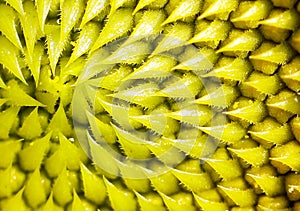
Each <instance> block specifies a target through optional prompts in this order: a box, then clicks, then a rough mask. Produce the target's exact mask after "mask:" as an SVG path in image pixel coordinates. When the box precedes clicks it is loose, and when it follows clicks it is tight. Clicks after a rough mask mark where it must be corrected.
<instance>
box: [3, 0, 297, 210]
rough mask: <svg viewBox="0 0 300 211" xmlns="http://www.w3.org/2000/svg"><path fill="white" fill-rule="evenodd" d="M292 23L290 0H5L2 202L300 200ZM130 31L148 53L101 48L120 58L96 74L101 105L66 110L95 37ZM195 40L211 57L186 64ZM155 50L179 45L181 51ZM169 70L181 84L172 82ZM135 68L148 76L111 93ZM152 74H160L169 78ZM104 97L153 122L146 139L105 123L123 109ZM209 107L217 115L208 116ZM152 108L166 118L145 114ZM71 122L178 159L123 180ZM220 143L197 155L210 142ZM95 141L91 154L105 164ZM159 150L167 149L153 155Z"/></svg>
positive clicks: (154, 204)
mask: <svg viewBox="0 0 300 211" xmlns="http://www.w3.org/2000/svg"><path fill="white" fill-rule="evenodd" d="M299 24H300V2H299V1H297V0H140V1H138V0H35V1H31V0H24V1H23V0H5V1H4V0H0V63H1V66H0V109H1V112H0V210H3V211H25V210H39V211H51V210H53V211H56V210H58V211H60V210H70V211H71V210H72V211H92V210H101V211H107V210H116V211H134V210H142V211H150V210H171V211H181V210H205V211H219V210H220V211H223V210H235V211H252V210H259V211H270V210H274V211H289V210H295V211H297V210H300V202H299V200H300V117H299V115H300V96H299V93H300V55H299V53H300V28H299ZM159 34H164V35H167V36H166V37H165V38H164V39H161V40H158V41H157V46H156V48H155V49H151V46H149V45H148V43H147V42H145V41H141V40H138V39H144V40H152V41H153V40H154V39H155V36H158V35H159ZM124 37H129V38H128V39H127V41H126V42H128V43H129V44H130V45H134V46H135V47H136V48H138V49H139V51H141V52H140V53H146V54H151V56H149V57H146V58H134V59H133V58H131V57H130V56H128V55H127V56H128V57H126V55H124V57H120V58H118V57H117V56H118V55H120V54H117V53H115V54H112V55H111V56H110V57H108V60H107V61H108V62H114V61H115V60H116V61H117V62H118V63H119V64H118V65H115V66H113V67H112V68H110V67H107V68H108V71H107V72H106V73H105V74H103V75H102V79H101V81H100V83H99V84H97V86H98V88H99V92H98V93H97V95H96V98H95V105H96V106H95V113H93V114H91V113H87V114H86V116H85V115H83V116H80V115H77V116H76V117H77V118H78V119H75V120H74V119H73V118H72V106H73V105H72V103H71V102H72V94H73V91H74V87H76V84H77V82H78V80H79V79H82V78H83V76H82V70H83V69H84V68H85V67H86V66H87V65H89V63H91V62H92V61H91V60H92V58H93V55H94V54H95V53H97V52H98V50H99V49H100V48H101V47H103V46H106V45H108V44H109V43H111V42H113V41H115V40H118V39H120V38H124ZM170 37H173V38H174V39H173V41H174V40H176V41H179V42H176V43H174V42H172V39H171V41H170V40H169V38H170ZM186 44H189V45H190V46H188V45H187V47H186V48H180V49H184V51H183V52H181V51H180V49H179V50H178V48H177V49H176V47H182V46H184V45H186ZM191 46H193V49H197V51H199V52H201V54H202V55H203V56H204V57H205V58H206V60H207V61H209V63H210V64H212V67H209V64H208V63H201V62H200V63H197V64H191V63H190V62H189V61H188V60H189V59H190V58H191V57H192V56H193V49H191V48H189V47H191ZM117 50H118V49H116V51H117ZM162 52H170V53H171V54H176V55H179V54H180V55H181V62H178V61H176V60H174V59H172V58H171V57H165V56H161V55H160V53H162ZM127 53H128V52H127ZM197 65H198V66H197ZM201 68H204V69H203V70H205V71H204V72H203V71H202V74H201V76H200V78H199V77H198V75H195V74H194V71H195V69H197V70H199V69H201ZM157 69H160V71H157ZM169 73H171V74H174V75H176V77H178V78H180V79H181V80H180V82H181V84H180V83H179V82H178V81H172V80H170V81H168V79H167V77H166V76H167V75H168V74H169ZM141 79H143V80H144V82H145V81H146V82H147V83H141V84H138V85H137V86H134V87H131V88H130V89H127V90H123V91H120V92H118V87H119V86H120V85H121V84H122V83H123V82H124V81H125V80H141ZM155 80H158V81H162V80H166V86H165V87H164V89H162V90H160V87H157V85H156V83H154V81H155ZM206 81H209V82H214V81H220V82H221V85H220V86H217V85H216V84H214V83H210V84H204V83H205V82H206ZM182 84H184V85H185V87H186V88H187V89H188V91H189V92H190V94H191V95H192V97H193V99H192V100H191V102H190V103H191V105H194V106H195V107H194V108H193V109H194V110H193V111H196V113H193V114H191V113H192V112H191V108H190V107H186V108H185V111H184V112H183V111H182V110H179V109H178V106H177V105H175V104H172V102H174V99H175V101H176V100H179V101H185V100H187V99H188V98H189V96H187V95H186V92H185V91H183V90H182V89H181V88H182V86H181V85H182ZM208 87H209V88H210V90H213V91H207V90H206V88H208ZM130 92H135V93H137V94H136V95H135V97H134V98H130V96H129V95H128V94H129V93H130ZM112 98H117V99H119V100H124V101H127V102H129V103H130V109H129V110H127V111H125V112H127V113H128V118H129V123H130V125H131V126H132V127H133V128H134V129H136V130H149V131H152V132H153V137H154V138H152V139H151V140H150V141H151V144H138V142H139V141H140V140H134V139H133V138H132V137H131V136H130V133H129V132H128V131H127V130H126V128H124V127H122V126H120V125H121V124H120V125H118V126H116V125H114V124H112V122H113V119H114V121H116V120H120V121H121V119H118V118H120V117H116V116H115V115H114V114H113V112H112V110H114V109H120V108H119V107H118V105H115V104H113V102H112ZM172 98H174V99H173V101H172ZM212 98H213V99H214V100H212ZM79 103H80V102H79ZM195 108H196V109H195ZM120 111H121V110H120ZM212 111H216V112H217V113H219V114H224V115H226V119H225V122H223V123H222V124H219V125H215V124H214V125H213V124H211V123H210V121H211V119H212V115H213V114H212ZM153 112H157V114H159V115H157V116H153ZM187 114H190V115H192V116H193V115H194V117H195V115H196V116H198V117H199V121H195V118H190V117H189V116H188V115H187ZM214 114H215V112H214ZM150 115H152V116H151V117H152V118H155V120H157V121H160V120H161V119H163V120H164V121H165V124H166V127H164V128H163V129H162V128H161V127H160V126H159V125H157V124H151V121H150V120H149V119H150ZM216 118H217V119H218V114H217V117H216ZM73 121H76V122H79V123H80V122H82V123H84V122H85V121H88V122H89V123H90V127H91V129H92V130H93V129H94V130H96V129H98V130H99V131H100V132H101V135H102V136H103V137H104V139H105V140H106V141H107V143H108V144H109V146H111V147H112V148H113V149H115V151H116V152H118V153H120V154H123V155H124V156H127V157H130V158H136V159H147V158H151V157H154V156H156V157H158V158H159V159H160V162H161V163H163V164H172V163H173V162H174V160H173V159H176V158H181V157H184V156H185V158H184V160H183V161H182V162H181V163H180V164H177V165H176V166H174V168H173V169H171V170H170V171H168V172H167V173H165V174H162V175H159V176H157V177H152V178H143V179H133V178H124V177H122V174H125V172H126V168H124V169H121V170H120V171H121V172H119V173H118V174H120V176H116V175H112V174H109V173H107V172H105V171H103V170H102V169H100V168H98V167H97V165H95V163H94V162H93V161H91V160H90V159H89V158H88V156H87V155H86V153H85V152H84V151H83V150H82V148H81V146H80V144H79V141H78V140H77V138H76V135H75V132H74V129H73ZM182 125H185V126H186V127H185V130H186V131H182V133H180V134H181V137H178V136H177V134H178V131H179V130H180V129H181V126H182ZM191 134H196V135H197V139H196V141H190V140H189V136H190V135H191ZM155 137H156V138H155ZM157 137H159V138H157ZM132 139H133V140H132ZM178 140H179V141H178ZM180 140H181V141H180ZM183 140H184V141H183ZM216 141H219V142H220V143H219V145H218V148H217V149H216V150H215V152H214V153H213V154H212V155H209V156H208V157H207V158H205V159H202V156H201V153H203V152H205V149H204V146H206V147H210V143H216ZM205 142H206V143H205ZM186 145H192V146H191V147H190V146H189V147H187V146H186ZM207 145H208V146H207ZM94 147H96V145H95V146H94V145H92V146H91V154H92V158H93V159H96V160H97V159H98V160H99V159H100V162H101V159H102V158H103V155H101V151H97V150H94V149H93V148H94ZM168 150H170V151H169V152H168ZM208 151H209V150H208ZM164 152H168V153H171V157H168V156H165V157H163V156H161V157H160V155H162V154H163V153H164ZM97 153H98V154H97ZM99 153H100V154H99ZM101 156H102V157H101ZM104 156H105V155H104ZM104 160H105V159H104ZM200 160H201V162H200ZM106 162H107V161H106ZM108 165H111V168H114V167H115V166H114V163H108ZM125 167H126V166H125ZM147 167H148V168H149V169H152V170H156V169H157V168H160V165H158V164H157V163H152V164H151V166H147ZM115 171H119V170H118V169H115Z"/></svg>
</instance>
